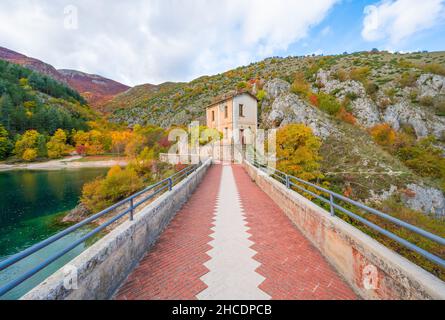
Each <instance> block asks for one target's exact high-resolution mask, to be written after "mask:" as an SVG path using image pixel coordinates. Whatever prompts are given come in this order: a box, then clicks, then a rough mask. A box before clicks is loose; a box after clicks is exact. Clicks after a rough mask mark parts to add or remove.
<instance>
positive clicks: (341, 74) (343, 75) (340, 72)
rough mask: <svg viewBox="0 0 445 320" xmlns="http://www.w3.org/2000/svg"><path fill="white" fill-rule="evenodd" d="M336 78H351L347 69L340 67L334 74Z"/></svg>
mask: <svg viewBox="0 0 445 320" xmlns="http://www.w3.org/2000/svg"><path fill="white" fill-rule="evenodd" d="M332 77H333V78H334V79H337V80H339V81H341V82H343V81H347V80H349V74H348V72H347V71H346V70H345V69H342V68H339V69H337V71H335V72H334V73H333V74H332Z"/></svg>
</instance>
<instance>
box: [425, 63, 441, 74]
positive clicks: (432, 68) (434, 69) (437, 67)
mask: <svg viewBox="0 0 445 320" xmlns="http://www.w3.org/2000/svg"><path fill="white" fill-rule="evenodd" d="M420 69H422V70H423V71H425V72H428V73H433V74H438V75H441V76H445V66H444V65H442V64H440V63H426V64H423V65H421V66H420Z"/></svg>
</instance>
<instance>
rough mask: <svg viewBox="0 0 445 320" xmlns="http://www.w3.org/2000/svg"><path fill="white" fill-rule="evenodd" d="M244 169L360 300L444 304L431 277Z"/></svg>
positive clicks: (442, 288) (443, 290) (441, 288)
mask: <svg viewBox="0 0 445 320" xmlns="http://www.w3.org/2000/svg"><path fill="white" fill-rule="evenodd" d="M244 168H245V169H246V171H247V172H248V174H249V176H250V177H251V178H252V179H253V180H254V181H255V182H256V183H257V185H258V186H259V187H260V188H261V189H262V190H263V191H264V192H266V193H267V194H268V195H269V196H270V197H271V198H272V199H273V200H274V201H275V202H276V203H277V204H278V205H279V206H280V208H281V209H282V210H283V211H284V212H285V213H286V215H287V216H288V217H289V219H291V221H292V222H293V223H294V224H295V226H296V227H297V228H298V229H299V230H300V231H301V232H302V233H303V234H304V235H305V236H306V237H307V238H308V239H309V240H310V241H311V242H312V243H313V245H314V246H315V247H316V248H317V249H318V250H320V252H321V253H322V254H323V255H324V257H325V258H326V259H327V260H328V261H329V263H331V264H332V266H334V267H335V269H336V270H337V272H338V273H339V274H341V275H342V276H343V277H344V278H345V280H346V281H347V282H348V283H349V285H351V287H352V288H353V289H354V290H355V291H356V293H357V294H359V295H360V296H361V297H362V298H364V299H386V300H389V299H404V300H405V299H440V300H443V299H445V283H444V282H443V281H441V280H440V279H438V278H437V277H435V276H433V275H432V274H431V273H429V272H427V271H425V270H423V269H422V268H420V267H419V266H417V265H415V264H413V263H412V262H410V261H408V260H407V259H405V258H403V257H402V256H400V255H398V254H397V253H395V252H394V251H392V250H390V249H388V248H386V247H385V246H383V245H381V244H380V243H378V242H377V241H376V240H374V239H372V238H371V237H369V236H367V235H366V234H364V233H363V232H361V231H360V230H358V229H356V228H354V227H353V226H352V225H350V224H348V223H346V222H345V221H343V220H341V219H340V218H338V217H332V216H331V215H330V214H329V213H328V212H327V211H326V210H324V209H322V208H320V207H318V206H317V205H315V204H314V203H312V202H311V201H310V200H308V199H306V198H305V197H303V196H301V195H299V194H298V193H296V192H294V191H292V190H289V189H287V188H286V187H285V186H284V185H282V184H280V183H279V182H278V181H276V180H274V179H273V178H271V177H269V176H268V175H267V174H265V173H264V172H262V171H260V170H258V169H257V168H255V167H253V166H252V165H250V164H249V163H246V162H245V163H244Z"/></svg>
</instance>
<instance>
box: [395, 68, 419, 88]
mask: <svg viewBox="0 0 445 320" xmlns="http://www.w3.org/2000/svg"><path fill="white" fill-rule="evenodd" d="M416 81H417V74H416V73H414V72H407V71H405V72H404V73H402V75H401V76H400V79H399V84H400V86H401V87H402V88H406V87H413V86H414V84H415V83H416Z"/></svg>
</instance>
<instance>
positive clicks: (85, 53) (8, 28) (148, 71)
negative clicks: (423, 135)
mask: <svg viewBox="0 0 445 320" xmlns="http://www.w3.org/2000/svg"><path fill="white" fill-rule="evenodd" d="M0 46H3V47H6V48H9V49H12V50H15V51H18V52H20V53H23V54H25V55H28V56H31V57H34V58H37V59H40V60H42V61H44V62H47V63H49V64H52V65H53V66H55V67H56V68H60V69H61V68H63V69H75V70H79V71H83V72H87V73H93V74H99V75H102V76H105V77H108V78H111V79H114V80H116V81H119V82H122V83H125V84H127V85H131V86H133V85H137V84H143V83H153V84H159V83H162V82H165V81H190V80H192V79H195V78H197V77H200V76H203V75H212V74H217V73H220V72H224V71H227V70H230V69H233V68H236V67H238V66H242V65H247V64H249V63H251V62H255V61H260V60H262V59H264V58H267V57H270V56H282V57H287V56H301V55H308V54H324V55H328V54H341V53H343V52H345V51H346V52H356V51H362V50H371V49H372V48H378V49H380V50H389V51H400V52H411V51H419V50H428V51H439V50H445V47H444V46H445V0H378V1H376V0H311V1H307V0H273V1H272V0H128V1H121V0H95V1H91V0H40V1H38V0H1V1H0Z"/></svg>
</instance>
